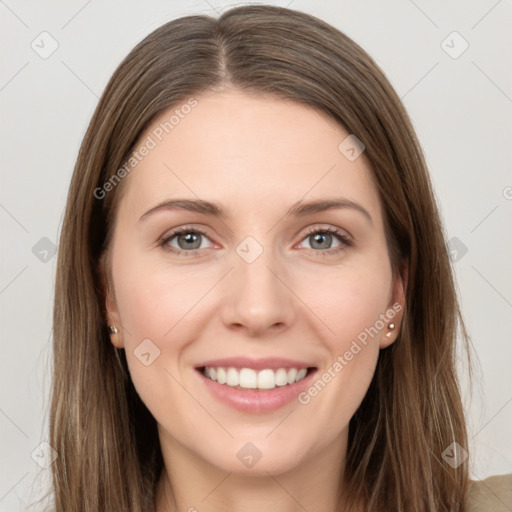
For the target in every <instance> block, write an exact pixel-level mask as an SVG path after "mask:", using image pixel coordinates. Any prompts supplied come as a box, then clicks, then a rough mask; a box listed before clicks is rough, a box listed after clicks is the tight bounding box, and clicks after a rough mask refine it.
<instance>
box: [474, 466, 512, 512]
mask: <svg viewBox="0 0 512 512" xmlns="http://www.w3.org/2000/svg"><path fill="white" fill-rule="evenodd" d="M490 510H492V511H493V512H509V511H510V510H512V473H509V474H506V475H495V476H490V477H488V478H484V479H483V480H471V481H470V487H469V508H468V512H487V511H490Z"/></svg>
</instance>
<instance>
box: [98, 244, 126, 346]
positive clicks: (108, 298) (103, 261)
mask: <svg viewBox="0 0 512 512" xmlns="http://www.w3.org/2000/svg"><path fill="white" fill-rule="evenodd" d="M98 267H99V276H100V282H101V288H102V292H103V297H104V300H105V314H106V316H107V318H106V322H107V325H108V329H109V335H110V341H111V343H112V345H114V347H116V348H124V343H123V336H122V334H123V333H122V328H121V322H120V319H119V311H118V309H117V303H116V299H115V294H114V287H113V284H112V279H111V276H110V272H109V268H108V257H107V255H106V253H103V254H102V255H101V257H100V260H99V263H98ZM111 326H114V327H115V328H116V329H117V333H112V332H110V327H111Z"/></svg>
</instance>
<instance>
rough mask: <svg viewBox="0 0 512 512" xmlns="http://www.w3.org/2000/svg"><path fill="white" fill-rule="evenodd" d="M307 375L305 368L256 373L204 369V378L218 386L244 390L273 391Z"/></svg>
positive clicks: (245, 369)
mask: <svg viewBox="0 0 512 512" xmlns="http://www.w3.org/2000/svg"><path fill="white" fill-rule="evenodd" d="M306 374H307V369H306V368H301V369H300V370H297V368H290V369H288V370H286V369H285V368H279V369H277V370H273V369H270V368H266V369H264V370H260V371H256V370H253V369H252V368H241V369H240V370H237V369H236V368H232V367H229V368H227V369H225V368H213V367H206V368H205V369H204V375H205V377H208V378H209V379H211V380H215V381H217V382H218V383H219V384H225V385H227V386H231V387H236V386H240V387H241V388H245V389H274V388H275V387H276V386H286V385H288V384H293V383H295V382H299V381H300V380H302V379H303V378H304V377H305V376H306Z"/></svg>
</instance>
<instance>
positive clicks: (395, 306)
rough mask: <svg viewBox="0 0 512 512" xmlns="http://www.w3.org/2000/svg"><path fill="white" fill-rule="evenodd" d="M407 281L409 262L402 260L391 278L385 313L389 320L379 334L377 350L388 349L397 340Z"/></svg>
mask: <svg viewBox="0 0 512 512" xmlns="http://www.w3.org/2000/svg"><path fill="white" fill-rule="evenodd" d="M408 279H409V262H408V261H407V260H404V261H402V262H401V263H400V265H399V267H398V269H397V271H396V272H395V275H394V276H393V282H392V293H391V300H390V302H389V304H388V309H387V312H386V315H387V316H388V318H389V320H387V323H386V325H385V326H384V329H383V332H382V334H381V337H380V343H379V348H386V347H389V346H390V345H391V344H392V343H394V342H395V341H396V339H397V338H398V334H399V333H400V328H401V326H402V319H403V315H404V309H405V295H406V292H407V282H408ZM393 312H394V315H393ZM388 313H389V314H388ZM392 325H393V326H394V328H393V329H389V327H390V326H392Z"/></svg>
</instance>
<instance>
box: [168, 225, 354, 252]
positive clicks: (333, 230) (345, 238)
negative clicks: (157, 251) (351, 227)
mask: <svg viewBox="0 0 512 512" xmlns="http://www.w3.org/2000/svg"><path fill="white" fill-rule="evenodd" d="M189 232H192V233H197V234H199V235H201V236H203V237H205V238H207V239H208V240H209V241H210V242H211V243H212V244H214V245H215V242H213V241H212V240H211V238H210V237H209V236H208V234H207V233H206V232H205V230H203V229H202V228H198V227H194V226H192V225H185V226H181V227H178V228H175V229H173V230H171V231H170V232H166V233H165V234H164V235H163V236H162V237H160V238H159V240H158V245H159V246H160V247H162V248H163V249H164V250H166V251H168V252H171V253H175V254H178V255H180V254H183V253H185V254H186V255H187V256H200V254H198V253H200V252H201V251H204V250H205V249H204V248H203V249H192V250H190V251H186V250H183V249H179V248H177V247H172V246H169V245H168V243H169V241H170V240H172V239H173V238H174V237H176V236H178V235H180V234H182V233H189ZM316 233H329V234H331V235H333V236H334V237H336V238H338V240H339V242H340V245H339V246H338V247H337V248H331V249H317V250H315V249H309V248H305V249H306V251H308V252H313V253H315V254H328V255H336V254H338V253H339V252H340V251H342V250H343V249H345V248H346V247H350V246H351V245H353V243H354V242H353V237H352V236H351V235H349V234H348V232H347V231H346V230H344V229H342V228H338V227H334V226H330V225H324V226H322V225H318V224H317V225H314V226H312V227H310V228H309V229H307V231H305V232H304V233H303V234H302V236H301V238H300V240H299V242H298V243H297V244H295V245H298V244H300V243H302V242H303V241H304V240H305V239H307V238H308V237H309V236H311V235H314V234H316ZM206 249H211V248H206Z"/></svg>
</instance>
